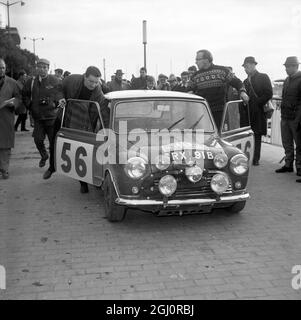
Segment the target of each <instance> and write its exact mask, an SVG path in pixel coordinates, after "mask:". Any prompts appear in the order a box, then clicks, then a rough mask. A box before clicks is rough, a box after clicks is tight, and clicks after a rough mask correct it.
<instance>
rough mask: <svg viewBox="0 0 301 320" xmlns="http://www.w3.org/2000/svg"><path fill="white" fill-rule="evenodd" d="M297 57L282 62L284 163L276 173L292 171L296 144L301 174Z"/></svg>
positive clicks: (300, 83)
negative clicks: (284, 71) (284, 72)
mask: <svg viewBox="0 0 301 320" xmlns="http://www.w3.org/2000/svg"><path fill="white" fill-rule="evenodd" d="M299 64H300V63H299V61H298V58H297V57H288V58H287V59H286V61H285V63H284V66H285V69H286V73H287V75H288V77H287V78H286V79H285V82H284V84H283V91H282V102H281V138H282V145H283V148H284V151H285V165H284V166H283V167H282V168H280V169H277V170H276V172H277V173H282V172H293V171H294V168H293V164H294V158H295V151H294V142H295V144H296V164H295V165H296V170H297V176H301V132H300V123H301V72H300V71H298V69H299ZM297 181H298V182H301V181H299V179H298V180H297Z"/></svg>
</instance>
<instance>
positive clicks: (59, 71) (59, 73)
mask: <svg viewBox="0 0 301 320" xmlns="http://www.w3.org/2000/svg"><path fill="white" fill-rule="evenodd" d="M63 72H64V70H63V69H61V68H57V69H55V70H54V75H55V76H56V77H57V78H58V79H60V80H63V79H64V77H63Z"/></svg>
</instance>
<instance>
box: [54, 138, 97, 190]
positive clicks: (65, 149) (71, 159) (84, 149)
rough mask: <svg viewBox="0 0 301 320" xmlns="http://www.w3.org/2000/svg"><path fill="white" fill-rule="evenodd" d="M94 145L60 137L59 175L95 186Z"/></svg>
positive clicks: (58, 150) (57, 163)
mask: <svg viewBox="0 0 301 320" xmlns="http://www.w3.org/2000/svg"><path fill="white" fill-rule="evenodd" d="M93 151H94V145H93V144H90V143H84V142H80V141H76V140H71V139H66V138H63V137H58V139H57V146H56V168H57V171H58V173H61V174H63V175H66V176H68V177H71V178H74V179H76V180H80V181H84V182H87V183H90V184H93Z"/></svg>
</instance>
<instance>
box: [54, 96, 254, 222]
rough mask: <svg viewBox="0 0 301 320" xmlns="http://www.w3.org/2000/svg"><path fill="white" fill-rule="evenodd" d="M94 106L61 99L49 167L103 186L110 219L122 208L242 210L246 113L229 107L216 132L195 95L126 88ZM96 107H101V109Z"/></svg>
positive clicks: (249, 149) (236, 105) (248, 136)
mask: <svg viewBox="0 0 301 320" xmlns="http://www.w3.org/2000/svg"><path fill="white" fill-rule="evenodd" d="M105 98H106V100H105V107H108V108H109V109H110V121H109V123H108V124H106V126H104V123H103V119H102V116H101V112H100V110H101V108H100V106H99V105H98V104H97V103H96V102H91V101H83V100H68V102H67V105H66V107H65V109H64V115H63V120H62V126H61V129H60V131H59V132H58V134H57V137H56V147H55V150H56V155H55V161H56V170H57V172H58V173H60V174H63V175H66V176H68V177H71V178H74V179H77V180H80V181H84V182H87V183H89V184H92V185H95V186H98V187H100V186H101V187H102V189H103V193H104V207H105V214H106V216H107V218H108V220H109V221H111V222H116V221H122V220H123V219H124V217H125V215H126V212H127V210H128V209H138V210H140V211H141V212H152V213H154V214H156V215H173V214H177V215H184V214H197V213H207V212H210V211H211V210H212V209H215V208H225V209H226V210H229V211H230V212H240V211H241V210H243V208H244V206H245V203H246V200H247V199H248V198H249V193H248V192H247V182H248V174H249V164H250V161H252V159H251V156H252V154H253V146H254V142H253V132H252V130H251V128H250V121H249V110H248V107H247V106H245V105H243V103H242V101H231V102H228V103H227V104H226V105H225V107H224V115H223V121H222V125H221V127H220V128H217V127H216V124H215V122H214V120H213V117H212V114H211V111H210V107H209V105H208V103H207V102H206V100H205V99H203V98H202V97H199V96H196V95H193V94H187V93H180V92H174V91H156V90H149V91H144V90H132V91H117V92H111V93H108V94H106V95H105ZM102 107H103V106H102Z"/></svg>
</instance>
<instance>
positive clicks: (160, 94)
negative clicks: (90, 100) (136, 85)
mask: <svg viewBox="0 0 301 320" xmlns="http://www.w3.org/2000/svg"><path fill="white" fill-rule="evenodd" d="M105 98H106V99H108V100H114V99H135V98H181V99H183V98H184V99H197V100H201V101H204V100H205V99H204V98H202V97H200V96H196V95H194V94H190V93H184V92H177V91H163V90H122V91H113V92H109V93H107V94H105Z"/></svg>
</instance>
